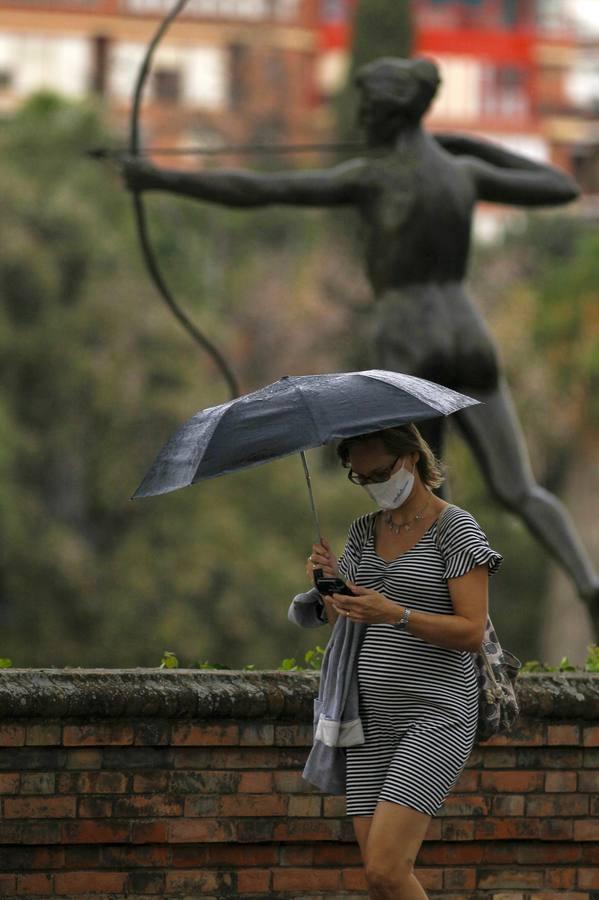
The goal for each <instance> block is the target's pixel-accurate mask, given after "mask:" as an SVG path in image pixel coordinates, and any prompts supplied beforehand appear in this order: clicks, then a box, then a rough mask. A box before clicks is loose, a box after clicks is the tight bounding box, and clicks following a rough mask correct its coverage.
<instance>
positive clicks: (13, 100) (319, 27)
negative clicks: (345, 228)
mask: <svg viewBox="0 0 599 900" xmlns="http://www.w3.org/2000/svg"><path fill="white" fill-rule="evenodd" d="M173 2H174V0H0V112H1V111H2V110H4V111H8V112H9V111H10V110H11V109H13V108H14V107H15V106H16V105H17V104H18V103H20V102H22V100H23V98H24V97H26V96H28V95H29V94H30V93H31V92H33V91H36V90H44V89H46V90H53V91H57V92H59V93H62V94H65V95H67V96H70V97H74V98H79V97H82V96H85V95H86V94H88V93H90V92H95V93H96V94H99V95H101V96H102V97H103V98H104V99H105V102H106V104H107V106H108V108H109V109H110V111H111V113H112V115H113V117H114V119H115V121H116V122H117V123H120V124H121V125H122V127H123V129H124V127H125V124H126V120H127V116H128V113H129V108H130V101H131V95H132V90H133V85H134V81H135V77H136V74H137V71H138V70H139V66H140V63H141V60H142V58H143V56H144V53H145V49H146V47H147V44H148V42H149V40H150V38H151V36H152V35H153V33H154V31H155V29H156V27H157V25H158V23H159V22H160V21H161V20H162V18H163V17H164V15H165V14H166V13H167V12H168V11H169V10H170V9H171V8H172V6H173ZM346 43H347V23H346V16H345V4H344V2H343V0H340V2H335V0H189V2H188V3H187V5H186V6H185V8H184V10H183V11H182V13H181V14H180V15H179V17H178V18H177V20H176V21H175V22H174V23H173V25H172V26H171V28H170V30H169V31H168V33H167V35H166V36H165V38H164V40H163V41H162V43H161V44H160V46H159V48H158V50H157V52H156V55H155V62H154V65H153V68H152V72H151V77H150V78H149V80H148V90H147V95H146V101H147V102H146V105H145V107H144V115H143V123H144V125H145V134H144V140H145V142H146V143H149V142H151V143H154V144H156V143H158V144H163V145H164V144H165V143H166V142H168V143H169V144H173V143H174V144H187V143H192V144H197V143H208V144H214V143H221V142H223V141H225V142H234V143H236V142H240V143H244V142H247V141H254V142H260V143H274V142H288V141H291V142H303V141H308V142H309V141H314V140H320V139H323V138H324V137H325V136H326V132H327V126H328V116H327V104H326V99H325V98H326V96H327V95H328V93H330V92H331V91H332V90H334V89H335V87H336V83H335V82H336V81H338V80H339V78H340V77H342V76H343V71H342V67H341V63H340V58H339V54H340V50H341V48H342V47H343V45H345V44H346Z"/></svg>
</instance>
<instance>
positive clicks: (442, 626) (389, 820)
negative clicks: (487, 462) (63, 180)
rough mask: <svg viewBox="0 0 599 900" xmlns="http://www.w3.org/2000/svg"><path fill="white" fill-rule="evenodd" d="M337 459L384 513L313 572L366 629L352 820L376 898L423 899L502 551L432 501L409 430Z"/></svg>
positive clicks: (335, 607) (468, 727) (326, 548)
mask: <svg viewBox="0 0 599 900" xmlns="http://www.w3.org/2000/svg"><path fill="white" fill-rule="evenodd" d="M338 452H339V456H340V457H341V460H342V462H343V464H344V466H346V467H347V468H348V469H349V472H348V477H349V479H350V481H351V482H352V483H354V484H357V485H361V486H363V487H364V488H365V489H366V491H367V492H368V493H369V495H370V496H371V497H372V499H373V500H374V501H375V503H376V504H377V506H378V507H379V511H378V512H376V513H373V514H371V515H365V516H362V517H360V518H358V519H356V520H355V521H354V522H353V523H352V525H351V527H350V530H349V535H348V539H347V544H346V546H345V550H344V552H343V555H342V557H341V558H340V559H339V561H337V559H336V558H335V555H334V553H333V551H332V549H331V547H330V545H329V543H328V542H327V541H325V540H323V541H322V543H319V544H314V546H313V547H312V552H311V554H310V557H309V560H308V566H307V571H308V574H309V576H310V577H311V576H312V570H313V569H314V568H321V569H323V571H324V573H325V575H328V576H341V577H342V578H344V579H345V580H346V581H347V583H348V585H349V587H350V588H351V590H352V592H353V595H352V596H345V595H344V594H333V595H332V596H331V597H326V596H323V597H322V600H323V601H324V605H325V607H326V616H327V619H328V621H329V622H330V623H331V624H334V623H335V621H336V619H337V617H339V616H344V617H347V618H348V619H349V620H351V621H353V622H356V623H362V624H364V625H365V626H367V627H366V628H365V629H364V637H363V641H362V644H361V647H360V650H359V655H358V662H357V669H358V672H357V677H358V691H359V704H360V718H361V720H362V725H363V729H364V743H363V744H360V745H357V746H349V747H347V749H346V751H345V753H346V767H347V772H346V779H347V780H346V785H347V787H346V793H347V813H348V815H351V816H353V821H354V828H355V833H356V838H357V840H358V843H359V846H360V850H361V854H362V858H363V860H364V865H365V870H366V877H367V881H368V886H369V891H370V896H371V897H372V898H376V900H391V898H393V900H397V898H402V900H404V898H405V900H417V898H419V900H420V898H423V897H426V894H425V892H424V891H423V889H422V887H421V885H420V883H419V882H418V880H417V878H416V877H415V875H414V872H413V866H414V861H415V859H416V857H417V854H418V851H419V849H420V845H421V843H422V840H423V838H424V836H425V834H426V831H427V828H428V825H429V822H430V819H431V817H432V816H433V815H435V813H436V812H437V811H438V809H439V808H440V806H441V805H442V803H443V801H444V800H445V798H446V797H447V795H448V793H449V792H450V790H451V788H452V787H453V785H454V784H455V782H456V781H457V779H458V777H459V775H460V773H461V772H462V769H463V768H464V765H465V763H466V761H467V759H468V756H469V755H470V752H471V750H472V746H473V743H474V736H475V730H476V721H477V711H478V687H477V679H476V674H475V666H474V661H473V657H472V653H473V652H476V651H477V650H478V648H479V647H480V644H481V641H482V639H483V635H484V629H485V623H486V619H487V587H488V578H489V574H491V573H492V572H494V571H496V570H497V568H498V567H499V564H500V562H501V556H500V555H499V554H498V553H495V552H494V551H493V550H492V549H491V548H490V546H489V544H488V541H487V539H486V537H485V535H484V533H483V532H482V531H481V529H480V528H479V526H478V525H477V523H476V521H475V520H474V518H473V517H472V516H471V515H470V514H469V513H468V512H465V511H464V510H462V509H460V508H459V507H457V506H450V505H449V504H447V503H446V502H445V501H443V500H442V499H440V498H439V497H437V496H435V495H434V494H433V493H432V489H433V488H436V487H438V486H439V485H440V484H441V482H442V474H441V471H440V468H439V465H438V463H437V461H436V460H435V458H434V456H433V454H432V452H431V450H430V448H429V447H428V445H427V444H426V443H425V441H424V440H423V438H422V437H421V435H420V434H419V432H418V430H417V429H416V427H415V426H414V425H404V426H400V427H397V428H391V429H388V430H386V431H380V432H376V433H374V434H370V435H363V436H359V437H352V438H348V439H346V440H344V441H342V442H341V444H340V445H339V448H338Z"/></svg>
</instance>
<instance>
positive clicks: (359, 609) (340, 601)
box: [331, 581, 403, 625]
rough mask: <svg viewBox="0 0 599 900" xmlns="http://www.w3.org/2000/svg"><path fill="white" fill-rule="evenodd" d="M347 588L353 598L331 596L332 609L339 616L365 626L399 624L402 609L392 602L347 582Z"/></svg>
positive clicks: (342, 595) (376, 593)
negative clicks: (351, 592)
mask: <svg viewBox="0 0 599 900" xmlns="http://www.w3.org/2000/svg"><path fill="white" fill-rule="evenodd" d="M347 584H348V587H350V588H351V590H352V591H353V592H354V596H353V597H349V596H346V595H345V594H333V595H332V598H331V599H332V601H333V609H334V610H335V611H336V612H337V613H339V615H340V616H346V617H347V618H348V619H351V620H352V622H362V623H364V624H367V625H380V624H385V625H392V624H395V622H399V619H400V617H401V613H402V612H403V608H402V607H401V606H399V605H398V604H397V603H394V602H393V601H392V600H389V599H388V598H387V597H385V596H384V595H383V594H379V592H378V591H373V590H371V589H370V588H365V587H360V586H359V585H357V584H352V583H351V582H349V581H348V582H347Z"/></svg>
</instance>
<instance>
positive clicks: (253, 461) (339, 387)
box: [133, 369, 479, 539]
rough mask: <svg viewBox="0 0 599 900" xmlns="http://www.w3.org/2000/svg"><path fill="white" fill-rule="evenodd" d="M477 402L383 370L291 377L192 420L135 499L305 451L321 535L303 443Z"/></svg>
mask: <svg viewBox="0 0 599 900" xmlns="http://www.w3.org/2000/svg"><path fill="white" fill-rule="evenodd" d="M478 402H479V401H478V400H474V399H473V398H472V397H467V396H465V395H464V394H458V393H457V392H456V391H452V390H450V389H449V388H446V387H442V386H441V385H439V384H435V383H434V382H432V381H425V380H424V379H422V378H416V377H414V376H413V375H402V374H400V373H399V372H387V371H385V370H383V369H371V370H368V371H366V372H340V373H334V374H332V375H301V376H297V377H295V376H285V377H284V378H281V379H280V381H276V382H275V383H274V384H269V385H267V386H266V387H263V388H260V389H259V390H257V391H253V392H252V393H251V394H245V395H244V396H242V397H238V398H237V399H236V400H230V401H229V402H228V403H222V404H221V405H220V406H212V407H210V408H208V409H202V410H200V411H199V412H197V413H196V414H195V415H194V416H192V417H191V419H188V421H187V422H185V424H184V425H182V426H181V428H180V429H179V430H178V431H177V432H176V433H175V434H174V435H173V436H172V437H171V438H170V440H169V441H167V443H166V444H165V445H164V447H163V448H162V450H161V451H160V453H159V454H158V456H157V457H156V460H155V461H154V463H153V465H152V467H151V468H150V470H149V471H148V473H147V474H146V476H145V478H144V479H143V481H142V483H141V484H140V486H139V487H138V489H137V490H136V492H135V494H134V495H133V499H137V498H139V497H151V496H155V495H157V494H166V493H168V492H169V491H175V490H177V489H178V488H182V487H187V486H188V485H190V484H195V482H196V481H204V480H206V479H208V478H215V477H216V476H217V475H224V474H226V473H227V472H235V471H237V470H238V469H246V468H249V467H250V466H257V465H260V464H261V463H264V462H268V461H269V460H272V459H279V458H280V457H282V456H288V455H289V454H291V453H298V452H299V453H300V454H301V457H302V462H303V466H304V473H305V476H306V482H307V484H308V490H309V492H310V502H311V505H312V511H313V514H314V520H315V523H316V530H317V533H318V535H319V539H320V526H319V522H318V514H317V512H316V506H315V504H314V497H313V494H312V487H311V484H310V475H309V471H308V466H307V463H306V457H305V454H304V451H305V450H308V449H309V448H311V447H319V446H321V445H323V444H327V443H329V442H330V441H334V440H339V439H341V438H345V437H351V436H352V435H356V434H367V433H369V432H372V431H379V430H381V429H383V428H391V427H392V426H394V425H402V424H404V423H406V422H418V421H421V420H423V419H432V418H436V417H437V416H447V415H449V414H450V413H453V412H456V411H457V410H459V409H463V408H464V407H466V406H472V405H474V404H476V403H478Z"/></svg>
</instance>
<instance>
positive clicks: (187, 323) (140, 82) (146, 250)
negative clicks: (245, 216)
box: [129, 0, 240, 398]
mask: <svg viewBox="0 0 599 900" xmlns="http://www.w3.org/2000/svg"><path fill="white" fill-rule="evenodd" d="M187 2H188V0H177V2H176V3H175V4H174V6H173V8H172V9H171V11H170V12H169V13H168V14H167V15H166V16H165V17H164V19H163V20H162V22H161V23H160V25H159V27H158V29H157V30H156V33H155V35H154V37H153V38H152V40H151V41H150V43H149V45H148V49H147V51H146V55H145V56H144V58H143V61H142V63H141V66H140V68H139V73H138V76H137V80H136V83H135V90H134V93H133V105H132V109H131V130H130V136H129V150H130V153H131V155H132V156H140V155H141V148H140V139H139V131H140V129H139V120H140V110H141V101H142V97H143V91H144V87H145V83H146V81H147V78H148V74H149V71H150V66H151V64H152V58H153V56H154V51H155V50H156V48H157V46H158V44H159V43H160V41H161V40H162V38H163V36H164V34H165V33H166V31H167V30H168V28H169V27H170V25H171V23H172V22H173V21H174V19H176V18H177V16H178V15H179V13H180V12H181V10H182V9H183V8H184V7H185V6H186V4H187ZM132 196H133V208H134V211H135V221H136V223H137V234H138V237H139V243H140V246H141V251H142V254H143V257H144V260H145V263H146V267H147V269H148V272H149V273H150V277H151V278H152V281H153V282H154V284H155V286H156V288H157V290H158V293H159V294H160V295H161V297H162V299H163V300H164V302H165V303H166V305H167V306H168V308H169V309H170V310H171V312H172V313H173V315H174V316H175V317H176V318H177V319H178V320H179V322H180V323H181V325H182V326H183V327H184V328H185V330H186V331H187V332H188V333H189V334H190V335H191V336H192V338H193V339H194V340H195V341H196V342H197V343H198V344H200V346H201V347H203V349H204V350H205V351H206V352H207V353H208V354H209V355H210V356H211V357H212V359H213V360H214V362H215V363H216V365H217V367H218V368H219V369H220V372H221V374H222V375H223V377H224V379H225V381H226V382H227V385H228V387H229V390H230V392H231V397H232V398H235V397H238V396H239V393H240V391H239V386H238V384H237V380H236V378H235V375H234V374H233V372H232V371H231V368H230V367H229V365H228V364H227V361H226V360H225V358H224V356H223V355H222V353H221V352H220V351H219V350H218V349H217V348H216V347H215V345H214V344H213V343H212V342H211V341H210V340H208V338H207V337H206V336H205V335H204V334H202V332H201V331H200V329H199V328H198V327H197V326H196V325H194V323H193V322H192V321H191V319H189V317H188V316H187V315H186V314H185V313H184V312H183V310H182V309H181V308H180V306H179V305H178V303H177V302H176V300H175V298H174V296H173V294H172V292H171V290H170V289H169V287H168V285H167V283H166V280H165V278H164V276H163V274H162V272H161V269H160V266H159V264H158V260H157V258H156V256H155V254H154V251H153V249H152V244H151V241H150V235H149V231H148V223H147V218H146V211H145V206H144V202H143V198H142V195H141V192H139V191H134V192H133V195H132Z"/></svg>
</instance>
